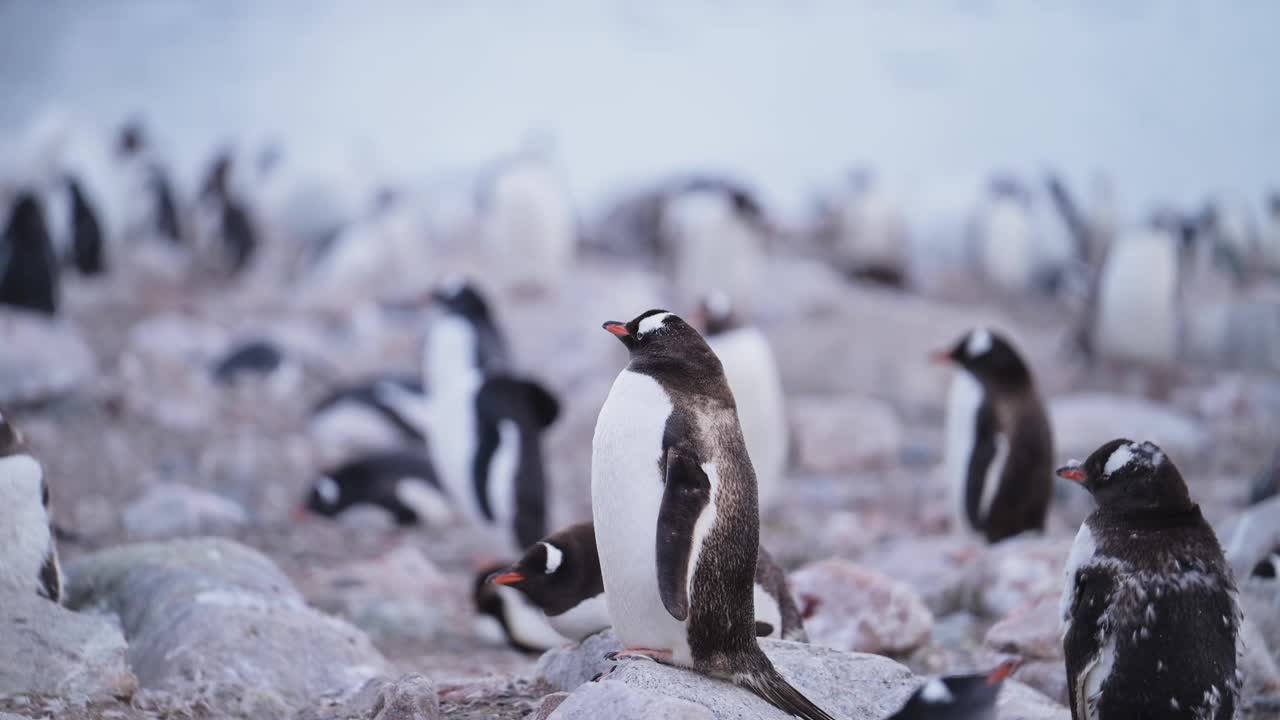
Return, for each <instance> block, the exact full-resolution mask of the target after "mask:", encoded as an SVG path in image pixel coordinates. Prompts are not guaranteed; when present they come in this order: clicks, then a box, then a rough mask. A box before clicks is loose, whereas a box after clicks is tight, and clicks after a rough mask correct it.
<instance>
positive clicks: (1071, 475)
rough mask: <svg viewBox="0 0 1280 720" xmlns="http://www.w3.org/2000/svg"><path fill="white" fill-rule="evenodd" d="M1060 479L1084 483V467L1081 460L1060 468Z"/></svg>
mask: <svg viewBox="0 0 1280 720" xmlns="http://www.w3.org/2000/svg"><path fill="white" fill-rule="evenodd" d="M1058 477H1060V478H1063V479H1065V480H1070V481H1071V482H1076V483H1083V482H1084V480H1085V474H1084V467H1083V466H1082V465H1081V464H1080V461H1079V460H1072V461H1070V462H1068V463H1067V464H1066V465H1063V466H1062V467H1060V468H1058Z"/></svg>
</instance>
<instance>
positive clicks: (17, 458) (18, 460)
mask: <svg viewBox="0 0 1280 720" xmlns="http://www.w3.org/2000/svg"><path fill="white" fill-rule="evenodd" d="M43 474H44V473H43V471H42V470H41V468H40V464H39V463H38V462H36V460H35V458H33V457H31V456H30V455H10V456H9V457H6V458H0V515H2V518H0V588H3V589H6V590H16V591H19V592H24V593H25V592H36V591H38V590H39V588H40V570H41V568H43V567H44V560H45V556H46V554H47V553H48V551H49V545H50V542H51V539H50V537H49V516H48V515H47V514H46V513H45V509H44V505H43V504H42V503H41V499H40V481H41V478H42V477H43Z"/></svg>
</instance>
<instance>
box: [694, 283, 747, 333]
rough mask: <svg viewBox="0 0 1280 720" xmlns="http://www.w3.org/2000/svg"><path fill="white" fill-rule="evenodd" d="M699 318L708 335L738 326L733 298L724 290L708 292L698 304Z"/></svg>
mask: <svg viewBox="0 0 1280 720" xmlns="http://www.w3.org/2000/svg"><path fill="white" fill-rule="evenodd" d="M697 320H699V321H700V323H699V324H700V325H701V326H702V327H703V329H704V331H705V332H706V334H707V336H708V337H711V336H713V335H719V334H720V333H722V332H727V331H729V330H732V329H734V328H735V327H737V326H738V316H737V313H736V312H734V307H733V299H732V298H730V297H729V294H728V293H726V292H724V291H723V290H713V291H712V292H709V293H707V294H706V295H705V296H703V298H702V301H701V302H700V303H699V304H698V315H697Z"/></svg>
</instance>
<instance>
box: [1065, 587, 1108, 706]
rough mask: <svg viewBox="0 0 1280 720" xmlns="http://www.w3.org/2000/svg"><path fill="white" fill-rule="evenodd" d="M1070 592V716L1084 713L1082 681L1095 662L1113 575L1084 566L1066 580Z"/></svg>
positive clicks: (1067, 640)
mask: <svg viewBox="0 0 1280 720" xmlns="http://www.w3.org/2000/svg"><path fill="white" fill-rule="evenodd" d="M1068 582H1070V583H1071V588H1072V593H1071V596H1070V600H1069V602H1070V606H1069V607H1067V608H1064V610H1066V612H1067V623H1068V624H1067V627H1066V630H1065V632H1064V633H1063V638H1062V642H1063V650H1064V654H1065V655H1066V661H1067V698H1068V700H1069V701H1070V704H1071V707H1072V711H1073V717H1084V716H1085V714H1086V710H1087V709H1088V708H1087V703H1088V698H1087V697H1084V695H1085V687H1084V686H1085V684H1086V680H1087V678H1088V674H1089V671H1090V670H1091V669H1092V668H1093V667H1094V666H1095V665H1096V664H1097V663H1098V660H1099V656H1100V655H1101V654H1102V648H1103V644H1104V643H1105V641H1106V638H1105V636H1104V634H1103V633H1102V632H1099V628H1098V621H1099V620H1100V619H1101V617H1102V614H1103V613H1104V612H1105V611H1106V610H1107V608H1108V606H1109V605H1110V600H1111V589H1112V586H1113V581H1112V578H1111V576H1110V575H1109V574H1107V573H1105V572H1103V571H1101V570H1099V569H1097V568H1083V569H1081V570H1078V571H1076V573H1075V577H1072V578H1070V579H1069V580H1068Z"/></svg>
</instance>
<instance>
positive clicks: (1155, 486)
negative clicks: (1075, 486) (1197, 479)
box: [1058, 438, 1192, 511]
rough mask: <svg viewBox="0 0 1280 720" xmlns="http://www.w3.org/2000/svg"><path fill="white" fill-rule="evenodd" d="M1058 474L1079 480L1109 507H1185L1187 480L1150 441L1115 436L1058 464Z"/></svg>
mask: <svg viewBox="0 0 1280 720" xmlns="http://www.w3.org/2000/svg"><path fill="white" fill-rule="evenodd" d="M1058 477H1061V478H1066V479H1067V480H1071V481H1073V482H1077V483H1080V484H1081V485H1083V486H1084V488H1085V489H1086V490H1088V491H1089V492H1090V494H1092V495H1093V497H1094V498H1095V499H1096V500H1097V501H1098V505H1099V506H1102V507H1109V508H1113V509H1122V510H1123V509H1141V510H1151V509H1156V510H1175V511H1176V510H1187V509H1189V508H1191V507H1192V502H1191V496H1190V495H1189V494H1188V492H1187V484H1186V483H1185V482H1184V481H1183V479H1182V475H1181V474H1180V473H1179V472H1178V468H1176V467H1174V465H1173V463H1172V462H1171V461H1170V460H1169V458H1168V456H1167V455H1165V454H1164V451H1163V450H1161V449H1160V448H1159V447H1157V446H1156V445H1155V443H1152V442H1141V443H1136V442H1133V441H1132V440H1128V439H1125V438H1119V439H1116V440H1112V441H1111V442H1108V443H1106V444H1105V445H1103V446H1102V447H1100V448H1098V449H1097V450H1094V451H1093V454H1092V455H1090V456H1089V458H1088V459H1087V460H1085V461H1084V462H1080V461H1078V460H1072V461H1070V462H1068V463H1067V464H1066V465H1064V466H1062V467H1060V468H1058Z"/></svg>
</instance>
